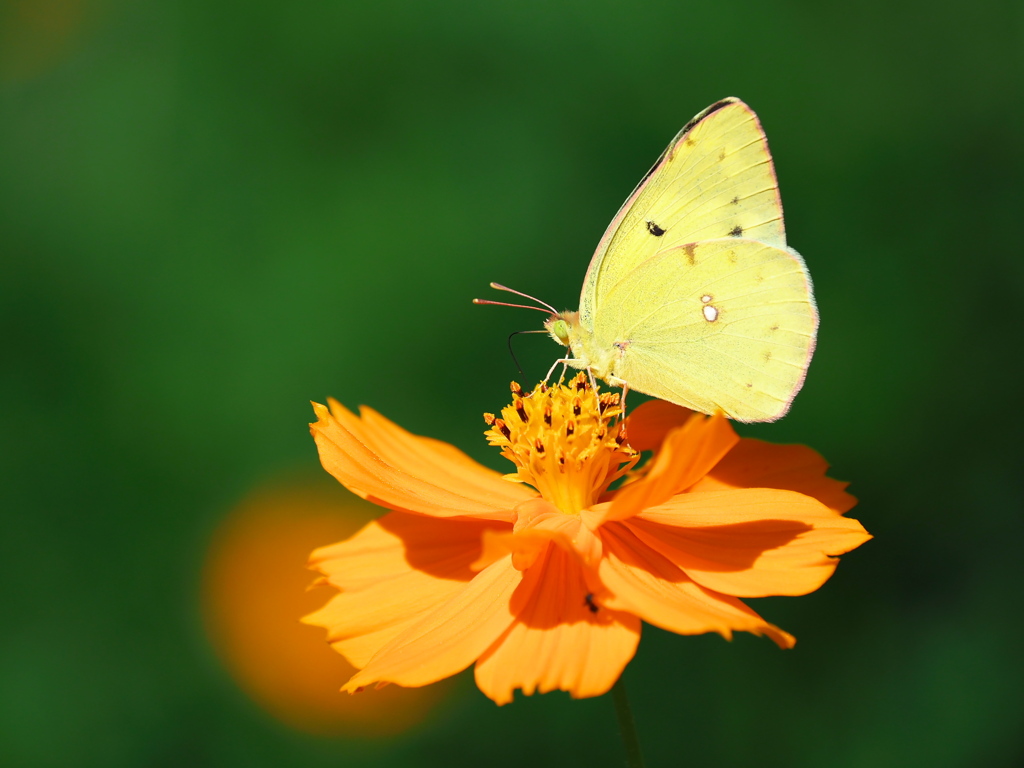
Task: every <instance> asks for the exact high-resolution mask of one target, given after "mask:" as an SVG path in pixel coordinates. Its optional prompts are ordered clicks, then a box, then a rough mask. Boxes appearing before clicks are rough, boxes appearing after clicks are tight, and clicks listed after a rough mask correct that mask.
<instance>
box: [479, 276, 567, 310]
mask: <svg viewBox="0 0 1024 768" xmlns="http://www.w3.org/2000/svg"><path fill="white" fill-rule="evenodd" d="M491 288H494V289H495V290H497V291H506V292H508V293H514V294H515V295H516V296H522V297H523V298H524V299H529V300H530V301H535V302H537V303H538V304H540V306H539V307H531V306H530V305H528V304H507V303H505V302H503V301H490V300H489V299H473V303H474V304H491V305H493V306H496V307H516V308H518V309H538V310H540V311H541V312H550V313H551V314H552V315H557V314H558V310H557V309H555V308H554V307H552V306H551V305H550V304H548V303H546V302H543V301H541V300H540V299H538V298H535V297H533V296H531V295H530V294H528V293H522V292H521V291H517V290H515V289H514V288H509V287H508V286H505V285H501V284H500V283H491Z"/></svg>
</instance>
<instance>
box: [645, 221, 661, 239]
mask: <svg viewBox="0 0 1024 768" xmlns="http://www.w3.org/2000/svg"><path fill="white" fill-rule="evenodd" d="M647 231H648V232H650V233H651V234H652V235H654V236H655V237H661V236H662V235H664V234H665V230H664V229H662V228H661V227H659V226H658V225H657V224H655V223H654V222H653V221H648V222H647Z"/></svg>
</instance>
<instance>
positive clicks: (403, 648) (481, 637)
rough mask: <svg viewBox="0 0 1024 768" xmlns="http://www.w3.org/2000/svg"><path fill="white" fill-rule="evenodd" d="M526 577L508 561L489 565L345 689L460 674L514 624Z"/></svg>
mask: <svg viewBox="0 0 1024 768" xmlns="http://www.w3.org/2000/svg"><path fill="white" fill-rule="evenodd" d="M522 576H523V575H522V574H521V573H520V572H519V571H517V570H516V569H515V568H513V567H512V563H511V561H510V559H509V558H502V559H501V560H499V561H497V562H495V563H493V564H491V565H489V566H488V567H487V568H485V569H484V570H482V571H480V573H478V574H476V576H475V577H474V578H473V580H472V581H470V582H469V583H468V584H466V585H465V586H464V587H463V589H462V590H461V591H459V592H458V593H456V594H455V595H454V596H453V597H452V598H450V599H449V600H448V601H447V602H445V603H444V604H442V605H440V606H439V607H437V608H436V609H434V610H432V611H429V612H428V613H426V614H425V615H423V616H422V617H421V618H420V619H419V620H418V621H416V622H415V623H414V624H413V625H412V626H410V627H408V628H407V629H406V630H405V631H403V632H402V633H401V634H399V635H398V636H397V637H395V638H393V639H392V640H391V641H390V642H389V643H388V644H387V645H385V646H384V647H383V648H381V649H380V650H379V651H378V652H377V653H376V655H374V657H373V658H372V659H370V661H369V663H367V665H366V666H365V667H364V668H363V669H362V670H361V671H360V672H358V673H357V674H355V675H354V676H353V677H352V679H351V680H349V681H348V683H346V684H345V687H344V688H342V690H344V691H348V692H349V693H354V692H355V691H357V690H359V689H361V688H363V687H365V686H368V685H372V684H373V683H378V682H382V681H383V682H389V683H397V684H398V685H404V686H408V687H417V686H420V685H427V684H429V683H434V682H437V681H438V680H441V679H443V678H445V677H449V676H451V675H454V674H456V673H457V672H461V671H462V670H463V669H465V668H466V667H468V666H469V665H470V664H472V663H473V662H474V661H476V659H477V658H479V656H480V654H482V653H483V652H484V651H485V650H487V648H488V647H490V645H491V644H492V643H494V641H495V640H496V639H497V638H499V637H500V636H501V634H502V633H503V632H504V631H505V630H506V629H507V628H508V627H509V625H510V624H511V623H512V621H513V620H514V618H515V617H514V616H513V614H512V612H511V610H510V609H509V602H510V601H511V599H512V593H513V592H514V591H515V589H516V587H517V586H519V584H520V582H521V581H522Z"/></svg>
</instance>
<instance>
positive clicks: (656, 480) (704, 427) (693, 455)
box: [604, 413, 739, 521]
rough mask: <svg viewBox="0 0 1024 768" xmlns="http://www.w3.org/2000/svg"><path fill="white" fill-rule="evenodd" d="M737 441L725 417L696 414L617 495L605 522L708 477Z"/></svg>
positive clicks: (634, 511) (668, 497) (653, 503)
mask: <svg viewBox="0 0 1024 768" xmlns="http://www.w3.org/2000/svg"><path fill="white" fill-rule="evenodd" d="M737 442H739V437H737V436H736V433H735V432H734V431H733V428H732V425H730V424H729V420H728V419H726V418H725V417H724V416H721V415H716V416H711V417H706V416H704V415H702V414H699V413H694V414H692V415H691V416H690V417H689V418H688V419H687V421H686V423H685V424H683V426H681V427H677V428H675V429H673V430H672V431H671V432H670V433H669V434H668V436H667V437H666V438H665V440H664V442H663V443H662V445H661V449H660V450H659V451H658V453H657V455H656V456H655V457H654V463H653V465H652V466H651V469H650V471H649V472H648V473H647V475H646V476H645V477H643V478H642V479H640V480H638V481H637V482H635V483H630V484H629V485H626V486H625V487H623V488H622V490H620V491H619V492H618V493H617V494H616V495H615V497H614V498H613V499H612V503H611V506H610V507H609V509H608V510H607V512H606V513H605V518H604V519H605V521H609V520H624V519H626V518H628V517H632V516H633V515H635V514H638V513H639V512H640V511H641V510H643V509H645V508H647V507H653V506H656V505H658V504H663V503H665V502H666V501H668V500H669V499H671V498H672V497H673V496H674V495H675V494H677V493H680V492H682V491H684V490H686V489H687V488H689V487H690V486H691V485H693V484H694V483H696V482H697V481H698V480H700V479H701V478H702V477H704V475H706V474H707V473H708V472H709V471H711V469H712V468H713V467H714V466H715V465H716V464H717V463H718V462H719V461H720V460H721V459H722V457H723V456H725V455H726V454H727V453H728V452H729V451H730V450H731V449H732V448H733V446H735V445H736V443H737Z"/></svg>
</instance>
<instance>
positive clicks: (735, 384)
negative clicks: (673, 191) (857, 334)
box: [584, 237, 818, 421]
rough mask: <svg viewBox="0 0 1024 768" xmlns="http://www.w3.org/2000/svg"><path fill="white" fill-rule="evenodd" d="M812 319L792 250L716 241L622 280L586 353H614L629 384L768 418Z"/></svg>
mask: <svg viewBox="0 0 1024 768" xmlns="http://www.w3.org/2000/svg"><path fill="white" fill-rule="evenodd" d="M817 323H818V317H817V311H816V309H815V306H814V301H813V298H812V296H811V286H810V279H809V277H808V275H807V270H806V268H805V267H804V264H803V260H802V259H801V258H800V256H799V254H797V253H796V251H793V250H792V249H789V248H786V247H776V246H772V245H768V244H766V243H763V242H758V241H756V240H749V239H745V238H731V237H730V238H720V239H715V240H707V241H702V242H698V243H689V244H686V245H683V246H680V247H677V248H672V249H669V250H666V251H663V252H661V253H658V254H657V255H655V256H653V257H651V258H649V259H648V260H647V261H645V262H644V263H643V264H642V265H640V266H637V267H635V268H634V269H632V270H631V271H630V272H629V273H628V274H627V275H625V276H623V278H622V279H620V280H619V281H618V282H617V283H616V285H615V286H614V287H613V288H612V289H611V290H610V291H609V292H608V293H607V294H606V295H605V296H604V300H603V302H602V304H601V312H600V314H599V315H598V316H597V317H596V318H595V327H594V332H593V335H592V336H591V337H589V338H587V339H585V340H584V351H585V353H586V354H587V355H588V357H590V358H591V359H597V358H598V357H599V355H600V350H607V349H615V350H618V359H617V361H616V362H615V364H614V376H615V377H616V378H618V379H621V380H623V381H625V382H627V383H628V384H629V386H630V388H632V389H636V390H639V391H641V392H646V393H647V394H650V395H654V396H655V397H658V398H661V399H663V400H668V401H670V402H674V403H678V404H680V405H685V406H688V407H690V408H693V409H694V410H698V411H702V412H704V413H714V412H715V411H718V410H721V411H724V412H725V413H726V415H728V416H730V417H732V418H735V419H738V420H740V421H770V420H773V419H776V418H778V417H779V416H781V415H782V414H783V413H785V412H786V410H787V409H788V408H789V404H790V402H791V400H792V398H793V396H794V395H795V393H796V391H797V390H798V389H799V388H800V385H801V383H802V381H803V378H804V375H805V372H806V370H807V364H808V362H809V360H810V356H811V353H812V352H813V349H814V340H815V332H816V329H817Z"/></svg>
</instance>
